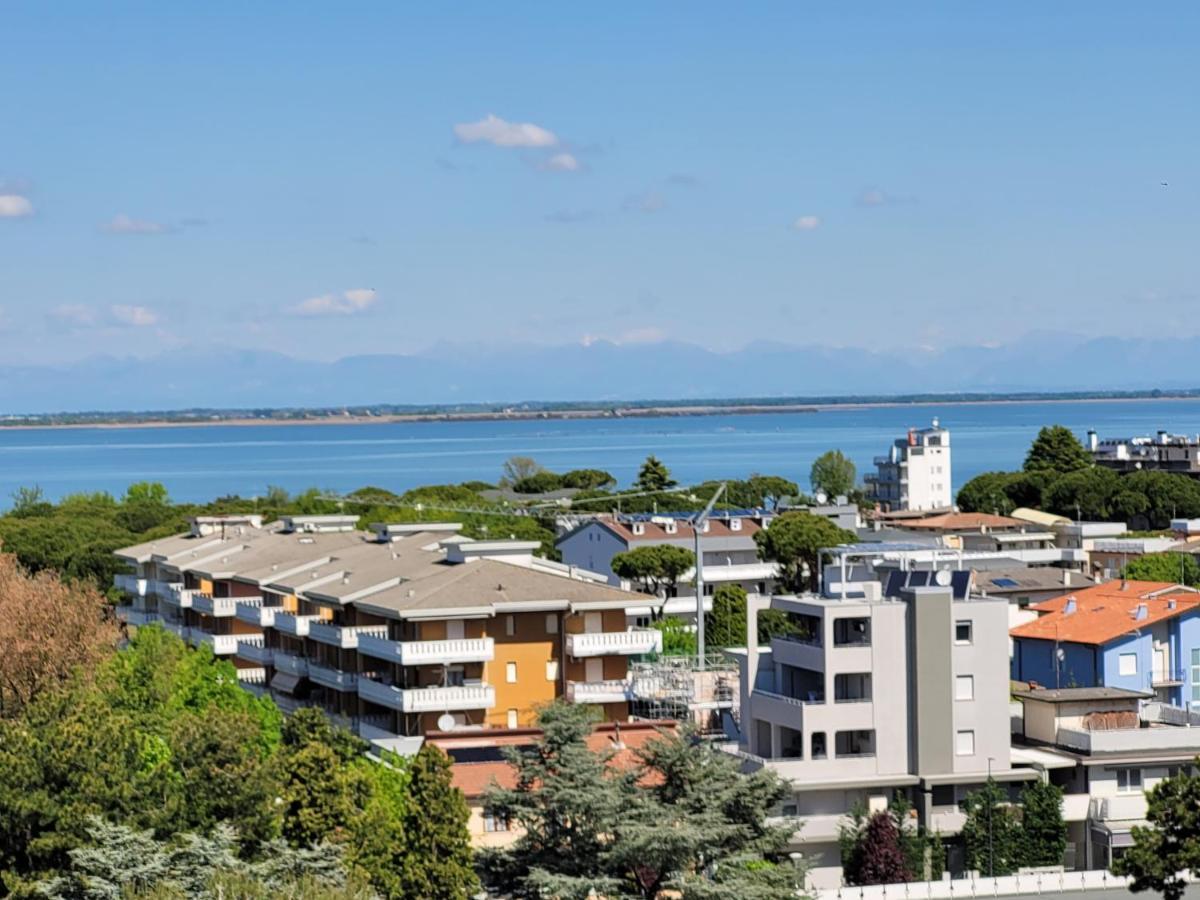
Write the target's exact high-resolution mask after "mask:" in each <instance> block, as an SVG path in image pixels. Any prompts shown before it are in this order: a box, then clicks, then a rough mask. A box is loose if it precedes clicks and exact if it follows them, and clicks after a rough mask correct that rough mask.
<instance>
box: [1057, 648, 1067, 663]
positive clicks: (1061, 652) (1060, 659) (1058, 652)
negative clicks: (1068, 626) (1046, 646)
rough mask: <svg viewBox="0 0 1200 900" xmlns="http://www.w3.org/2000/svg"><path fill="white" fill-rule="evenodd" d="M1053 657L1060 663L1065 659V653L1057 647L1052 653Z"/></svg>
mask: <svg viewBox="0 0 1200 900" xmlns="http://www.w3.org/2000/svg"><path fill="white" fill-rule="evenodd" d="M1054 655H1055V656H1057V657H1058V661H1059V662H1062V661H1063V660H1064V659H1066V658H1067V651H1066V650H1064V649H1063V648H1062V647H1059V648H1058V649H1057V650H1055V651H1054Z"/></svg>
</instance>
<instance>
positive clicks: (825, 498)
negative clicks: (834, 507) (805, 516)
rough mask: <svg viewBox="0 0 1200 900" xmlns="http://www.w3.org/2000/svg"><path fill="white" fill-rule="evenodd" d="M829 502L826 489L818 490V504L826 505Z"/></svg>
mask: <svg viewBox="0 0 1200 900" xmlns="http://www.w3.org/2000/svg"><path fill="white" fill-rule="evenodd" d="M828 502H829V495H828V494H826V493H825V492H824V491H817V504H818V505H820V506H824V505H825V504H826V503H828Z"/></svg>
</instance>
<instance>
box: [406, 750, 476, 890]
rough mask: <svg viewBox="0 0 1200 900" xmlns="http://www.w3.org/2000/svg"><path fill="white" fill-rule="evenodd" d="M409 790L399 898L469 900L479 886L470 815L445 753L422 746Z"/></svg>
mask: <svg viewBox="0 0 1200 900" xmlns="http://www.w3.org/2000/svg"><path fill="white" fill-rule="evenodd" d="M408 790H409V798H408V807H407V810H406V812H405V816H404V836H405V840H406V842H407V853H406V855H405V859H404V867H403V870H402V875H401V879H402V887H403V896H405V897H424V898H428V900H467V898H468V897H470V896H472V895H473V894H474V893H475V891H476V890H477V888H478V887H479V880H478V879H477V878H476V876H475V869H474V866H473V857H472V852H471V839H470V836H469V835H468V834H467V819H468V818H469V817H470V811H469V810H468V809H467V801H466V799H465V798H464V797H463V794H462V791H460V790H458V788H456V787H454V786H453V785H452V783H451V780H450V760H449V758H448V757H447V756H446V754H445V753H443V752H442V751H441V750H440V749H438V748H437V747H434V746H432V745H430V744H425V745H424V746H423V747H421V749H420V750H419V751H418V752H417V756H416V759H414V760H413V763H412V768H411V770H410V781H409V788H408Z"/></svg>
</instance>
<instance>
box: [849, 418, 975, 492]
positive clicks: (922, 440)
mask: <svg viewBox="0 0 1200 900" xmlns="http://www.w3.org/2000/svg"><path fill="white" fill-rule="evenodd" d="M875 468H876V470H877V471H876V474H874V475H867V476H866V478H865V479H864V480H865V481H866V483H867V490H868V492H869V494H870V496H871V497H872V498H873V499H874V500H875V501H876V502H877V503H879V505H880V506H881V507H883V509H885V510H888V511H893V512H896V511H901V510H915V511H922V510H937V509H949V508H950V507H951V506H953V505H954V489H953V486H952V484H951V476H950V432H949V431H948V430H947V429H945V428H942V427H941V426H940V425H939V424H938V420H937V419H934V420H933V424H932V425H931V426H930V427H929V428H910V429H909V430H908V434H907V435H906V436H905V437H902V438H899V439H898V440H897V441H896V442H895V443H894V444H892V448H891V450H890V451H889V452H888V455H887V456H877V457H875Z"/></svg>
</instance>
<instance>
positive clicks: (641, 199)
mask: <svg viewBox="0 0 1200 900" xmlns="http://www.w3.org/2000/svg"><path fill="white" fill-rule="evenodd" d="M622 208H623V209H624V210H625V211H626V212H644V213H656V212H660V211H661V210H664V209H666V208H667V198H666V197H664V196H663V195H662V194H661V193H659V192H658V191H646V192H644V193H641V194H634V195H633V196H631V197H626V198H625V203H624V204H622Z"/></svg>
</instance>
